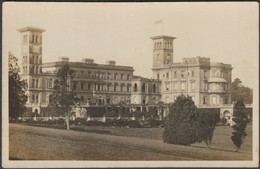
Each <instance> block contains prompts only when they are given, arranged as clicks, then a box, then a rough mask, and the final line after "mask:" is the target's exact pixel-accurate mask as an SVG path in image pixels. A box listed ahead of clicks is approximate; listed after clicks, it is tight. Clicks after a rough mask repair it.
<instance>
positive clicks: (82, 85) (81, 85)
mask: <svg viewBox="0 0 260 169" xmlns="http://www.w3.org/2000/svg"><path fill="white" fill-rule="evenodd" d="M80 87H81V90H84V83H83V82H81V83H80Z"/></svg>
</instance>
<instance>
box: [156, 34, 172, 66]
mask: <svg viewBox="0 0 260 169" xmlns="http://www.w3.org/2000/svg"><path fill="white" fill-rule="evenodd" d="M151 39H152V40H153V69H154V68H155V69H156V68H162V67H165V66H170V65H171V64H172V63H173V40H174V39H176V38H175V37H172V36H165V35H160V36H154V37H151Z"/></svg>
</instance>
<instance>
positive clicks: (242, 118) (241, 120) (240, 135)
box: [231, 100, 248, 152]
mask: <svg viewBox="0 0 260 169" xmlns="http://www.w3.org/2000/svg"><path fill="white" fill-rule="evenodd" d="M233 121H234V122H235V125H233V126H232V128H233V129H234V132H232V134H233V135H232V136H231V139H232V141H233V143H234V145H235V146H236V147H237V150H236V151H237V152H238V150H239V149H240V147H241V145H242V143H243V140H244V138H245V137H246V136H247V134H246V126H247V123H248V117H247V114H246V113H245V105H244V103H243V101H241V100H239V101H237V102H236V103H235V105H234V113H233Z"/></svg>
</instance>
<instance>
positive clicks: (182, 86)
mask: <svg viewBox="0 0 260 169" xmlns="http://www.w3.org/2000/svg"><path fill="white" fill-rule="evenodd" d="M181 90H185V82H181Z"/></svg>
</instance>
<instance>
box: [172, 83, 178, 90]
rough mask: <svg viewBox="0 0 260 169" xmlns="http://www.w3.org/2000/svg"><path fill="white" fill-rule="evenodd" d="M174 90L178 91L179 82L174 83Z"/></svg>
mask: <svg viewBox="0 0 260 169" xmlns="http://www.w3.org/2000/svg"><path fill="white" fill-rule="evenodd" d="M173 90H178V85H177V82H174V83H173Z"/></svg>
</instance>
